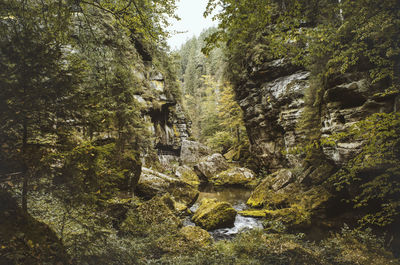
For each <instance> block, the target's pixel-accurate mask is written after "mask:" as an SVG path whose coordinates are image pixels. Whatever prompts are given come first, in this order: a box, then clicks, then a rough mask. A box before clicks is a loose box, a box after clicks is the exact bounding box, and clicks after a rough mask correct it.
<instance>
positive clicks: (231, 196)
mask: <svg viewBox="0 0 400 265" xmlns="http://www.w3.org/2000/svg"><path fill="white" fill-rule="evenodd" d="M250 195H251V190H248V189H243V188H237V187H224V188H215V187H213V186H207V187H205V188H203V189H202V190H201V191H200V195H199V198H198V199H197V201H196V203H195V204H194V205H193V206H192V207H191V208H190V210H191V211H192V212H195V211H196V210H197V209H198V208H199V205H200V202H201V200H202V199H204V198H208V199H217V200H218V201H226V202H229V203H230V204H232V206H233V208H234V209H235V210H236V211H243V210H246V209H247V208H248V206H247V205H246V201H247V199H248V198H249V197H250ZM184 225H185V226H189V225H193V226H194V225H195V224H194V223H193V222H192V221H191V216H189V217H187V218H186V219H185V220H184ZM254 228H263V226H262V222H261V220H260V219H257V218H253V217H245V216H241V215H240V214H237V215H236V219H235V224H234V226H233V227H231V228H220V229H216V230H212V231H209V232H210V234H211V235H212V237H213V238H214V239H215V240H221V239H231V238H233V237H234V236H235V235H236V234H238V233H239V232H241V231H246V230H250V229H254Z"/></svg>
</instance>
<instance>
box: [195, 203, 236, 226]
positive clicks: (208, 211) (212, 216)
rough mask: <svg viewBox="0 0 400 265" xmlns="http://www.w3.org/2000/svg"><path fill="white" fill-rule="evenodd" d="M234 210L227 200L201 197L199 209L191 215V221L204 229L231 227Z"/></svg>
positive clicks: (234, 215)
mask: <svg viewBox="0 0 400 265" xmlns="http://www.w3.org/2000/svg"><path fill="white" fill-rule="evenodd" d="M235 217H236V210H235V209H233V207H232V205H230V204H229V203H227V202H218V201H217V200H216V199H203V200H202V201H201V204H200V207H199V209H198V210H197V211H196V213H195V214H194V215H193V217H192V221H193V222H194V223H195V224H196V225H198V226H200V227H202V228H204V229H206V230H213V229H217V228H224V227H233V225H234V223H235Z"/></svg>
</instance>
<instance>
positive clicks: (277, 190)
mask: <svg viewBox="0 0 400 265" xmlns="http://www.w3.org/2000/svg"><path fill="white" fill-rule="evenodd" d="M293 181H294V177H293V174H292V173H291V171H290V170H289V169H281V170H279V171H277V172H275V173H273V174H270V175H268V176H267V177H265V178H264V179H263V180H262V181H261V183H260V184H259V185H258V186H257V187H256V188H255V190H254V191H253V192H252V194H251V196H250V198H249V199H248V201H247V204H248V205H250V206H252V207H262V206H265V205H281V204H284V203H286V201H287V200H288V198H289V197H291V196H292V194H291V193H292V192H293V190H295V189H296V186H295V185H294V184H291V183H292V182H293Z"/></svg>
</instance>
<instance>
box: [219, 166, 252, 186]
mask: <svg viewBox="0 0 400 265" xmlns="http://www.w3.org/2000/svg"><path fill="white" fill-rule="evenodd" d="M211 182H212V183H213V184H214V185H216V186H228V185H243V186H245V187H248V188H252V187H255V186H257V184H258V181H257V179H256V177H255V174H254V172H253V171H251V170H250V169H247V168H241V167H234V168H231V169H228V170H225V171H223V172H221V173H219V174H218V175H216V176H215V177H213V178H211Z"/></svg>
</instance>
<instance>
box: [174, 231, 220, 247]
mask: <svg viewBox="0 0 400 265" xmlns="http://www.w3.org/2000/svg"><path fill="white" fill-rule="evenodd" d="M179 233H180V234H181V235H182V236H183V237H184V238H185V239H186V240H187V241H189V242H190V243H191V244H192V245H195V246H199V247H206V246H208V245H210V244H211V242H212V237H211V235H210V234H209V233H208V232H207V231H206V230H204V229H202V228H200V227H198V226H185V227H182V228H181V230H179Z"/></svg>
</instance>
